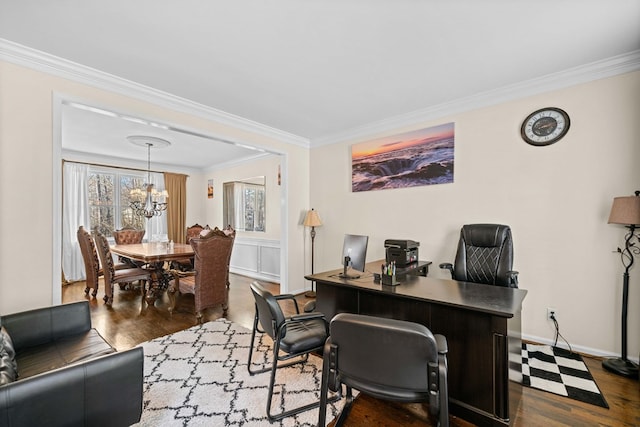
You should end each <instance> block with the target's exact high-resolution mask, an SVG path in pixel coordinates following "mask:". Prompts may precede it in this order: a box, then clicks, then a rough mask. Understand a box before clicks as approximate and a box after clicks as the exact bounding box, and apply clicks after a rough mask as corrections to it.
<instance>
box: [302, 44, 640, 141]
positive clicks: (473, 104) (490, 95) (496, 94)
mask: <svg viewBox="0 0 640 427" xmlns="http://www.w3.org/2000/svg"><path fill="white" fill-rule="evenodd" d="M637 70H640V50H635V51H633V52H629V53H626V54H623V55H618V56H614V57H611V58H607V59H604V60H601V61H596V62H593V63H590V64H586V65H583V66H579V67H575V68H570V69H568V70H564V71H561V72H557V73H553V74H548V75H546V76H542V77H539V78H536V79H531V80H528V81H524V82H520V83H516V84H512V85H508V86H504V87H501V88H498V89H495V90H490V91H487V92H482V93H479V94H476V95H473V96H469V97H465V98H460V99H456V100H453V101H450V102H445V103H442V104H439V105H434V106H431V107H427V108H424V109H420V110H417V111H412V112H410V113H407V114H402V115H399V116H394V117H389V118H386V119H383V120H380V121H377V122H372V123H369V124H366V125H363V126H359V127H357V128H353V129H349V130H346V131H344V132H339V133H334V134H332V135H327V136H324V137H320V138H315V139H313V140H312V141H311V146H312V147H320V146H323V145H330V144H336V143H339V142H344V141H354V140H358V139H363V138H366V137H371V136H372V135H376V134H380V133H384V132H388V131H391V130H394V129H398V128H402V127H407V126H411V125H415V124H417V123H420V122H424V121H428V120H434V119H439V118H442V117H446V116H451V115H454V114H459V113H463V112H466V111H471V110H475V109H479V108H484V107H489V106H492V105H497V104H501V103H504V102H508V101H513V100H515V99H521V98H526V97H529V96H533V95H538V94H541V93H545V92H550V91H554V90H559V89H563V88H566V87H570V86H575V85H578V84H582V83H588V82H590V81H595V80H600V79H604V78H607V77H613V76H617V75H620V74H626V73H630V72H633V71H637Z"/></svg>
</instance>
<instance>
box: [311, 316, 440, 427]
mask: <svg viewBox="0 0 640 427" xmlns="http://www.w3.org/2000/svg"><path fill="white" fill-rule="evenodd" d="M447 351H448V349H447V340H446V338H445V337H444V336H442V335H434V334H432V333H431V331H429V329H428V328H427V327H426V326H424V325H420V324H417V323H413V322H406V321H403V320H395V319H384V318H381V317H371V316H364V315H359V314H349V313H340V314H338V315H336V316H335V317H334V318H333V320H332V321H331V336H330V337H329V338H328V339H327V342H326V344H325V347H324V363H323V367H322V385H321V389H320V413H319V416H318V426H322V427H324V425H325V421H326V420H325V418H326V407H327V392H328V390H332V391H339V390H340V389H341V388H342V384H344V385H345V386H346V389H347V393H346V398H347V401H346V402H345V406H344V409H343V410H342V412H341V413H340V416H339V417H338V419H337V421H336V423H335V426H336V427H337V426H340V425H342V424H343V423H344V421H345V420H346V418H347V416H348V414H349V410H350V409H351V404H352V402H353V394H352V388H355V389H357V390H360V391H361V392H362V393H365V394H367V395H370V396H373V397H375V398H377V399H384V400H393V401H399V402H428V403H429V413H430V414H431V415H432V416H434V417H437V419H438V425H439V426H441V427H447V426H448V425H449V394H448V387H447V356H446V354H447Z"/></svg>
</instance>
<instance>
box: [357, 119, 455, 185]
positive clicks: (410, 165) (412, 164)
mask: <svg viewBox="0 0 640 427" xmlns="http://www.w3.org/2000/svg"><path fill="white" fill-rule="evenodd" d="M454 139H455V138H454V124H453V123H445V124H443V125H438V126H433V127H430V128H425V129H419V130H415V131H411V132H406V133H402V134H399V135H393V136H389V137H385V138H379V139H376V140H373V141H367V142H363V143H360V144H355V145H353V146H352V147H351V190H352V191H353V192H358V191H370V190H385V189H388V188H406V187H415V186H419V185H432V184H446V183H451V182H453V148H454Z"/></svg>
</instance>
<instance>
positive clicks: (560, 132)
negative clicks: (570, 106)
mask: <svg viewBox="0 0 640 427" xmlns="http://www.w3.org/2000/svg"><path fill="white" fill-rule="evenodd" d="M570 124H571V122H570V120H569V115H568V114H567V113H566V112H564V111H563V110H561V109H559V108H552V107H548V108H542V109H540V110H538V111H535V112H533V113H531V114H530V115H529V117H527V118H526V119H525V121H524V122H523V123H522V128H521V129H520V134H521V135H522V138H523V139H524V140H525V141H526V142H528V143H529V144H531V145H537V146H542V145H550V144H553V143H554V142H556V141H558V140H559V139H560V138H562V137H563V136H565V134H566V133H567V131H568V130H569V125H570Z"/></svg>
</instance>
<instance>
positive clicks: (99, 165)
mask: <svg viewBox="0 0 640 427" xmlns="http://www.w3.org/2000/svg"><path fill="white" fill-rule="evenodd" d="M62 163H63V164H64V163H77V164H79V165H89V166H97V167H101V168H111V169H124V170H130V171H139V172H152V173H165V172H166V171H154V170H148V169H140V168H130V167H125V166H113V165H105V164H101V163H90V162H79V161H77V160H66V159H62ZM170 173H173V172H170ZM182 175H185V176H186V177H188V176H189V175H186V174H182Z"/></svg>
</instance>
